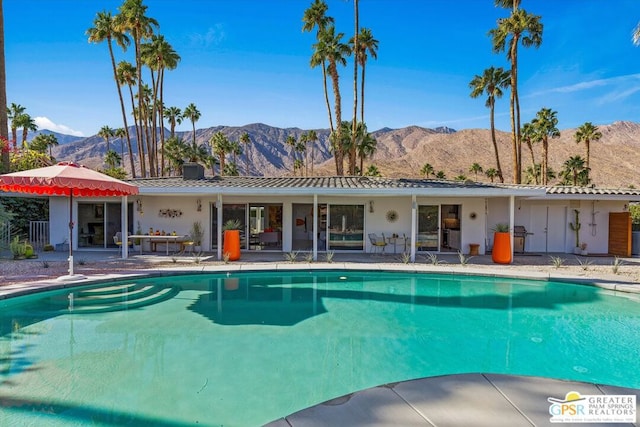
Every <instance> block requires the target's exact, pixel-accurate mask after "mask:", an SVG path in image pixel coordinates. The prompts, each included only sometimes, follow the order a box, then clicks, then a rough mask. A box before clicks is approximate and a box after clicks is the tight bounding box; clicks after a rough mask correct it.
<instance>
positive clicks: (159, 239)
mask: <svg viewBox="0 0 640 427" xmlns="http://www.w3.org/2000/svg"><path fill="white" fill-rule="evenodd" d="M188 238H189V237H188V236H172V235H170V234H167V235H165V236H161V235H157V234H130V235H129V236H128V239H129V240H138V239H139V240H148V241H149V244H150V249H151V252H155V251H156V249H157V245H158V243H165V245H166V249H167V255H169V243H170V242H173V243H180V246H181V249H182V248H183V242H186V241H187V240H188ZM140 254H141V255H142V245H140Z"/></svg>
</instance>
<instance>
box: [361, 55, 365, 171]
mask: <svg viewBox="0 0 640 427" xmlns="http://www.w3.org/2000/svg"><path fill="white" fill-rule="evenodd" d="M364 70H365V65H364V63H363V64H362V80H361V81H360V122H361V123H364ZM361 167H362V166H361ZM361 170H362V169H361Z"/></svg>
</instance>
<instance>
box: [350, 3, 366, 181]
mask: <svg viewBox="0 0 640 427" xmlns="http://www.w3.org/2000/svg"><path fill="white" fill-rule="evenodd" d="M358 5H359V1H358V0H353V11H354V13H353V16H354V19H353V22H354V30H353V48H352V49H351V52H350V54H351V53H353V56H354V58H355V59H354V61H353V119H352V120H351V147H350V149H349V151H348V154H349V175H351V176H353V175H355V174H356V173H355V171H356V145H357V143H356V138H357V137H358V134H360V135H363V134H362V132H358V58H357V55H358V51H359V47H360V44H359V40H358V38H359V37H358V33H359V31H360V23H359V20H360V17H359V15H360V13H359V11H358Z"/></svg>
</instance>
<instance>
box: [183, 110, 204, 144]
mask: <svg viewBox="0 0 640 427" xmlns="http://www.w3.org/2000/svg"><path fill="white" fill-rule="evenodd" d="M182 117H183V118H185V119H189V120H190V121H191V127H192V129H193V139H192V141H191V143H192V144H195V143H196V122H197V121H198V120H200V111H198V107H196V105H195V104H194V103H193V102H192V103H191V104H189V105H187V107H186V108H185V109H184V112H183V113H182Z"/></svg>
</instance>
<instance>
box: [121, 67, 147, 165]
mask: <svg viewBox="0 0 640 427" xmlns="http://www.w3.org/2000/svg"><path fill="white" fill-rule="evenodd" d="M116 74H117V77H116V78H117V81H118V85H120V86H123V85H127V87H128V88H129V97H130V99H131V111H133V112H135V111H136V104H135V96H134V95H133V86H134V85H135V83H136V68H135V67H134V66H133V64H131V63H129V62H127V61H120V62H119V63H118V66H117V68H116ZM133 122H134V124H135V128H136V147H137V148H138V158H139V159H140V172H141V173H142V176H145V174H146V165H145V161H144V150H143V149H142V137H141V134H140V128H139V127H138V121H137V120H134V121H133ZM126 130H127V135H129V129H128V128H126ZM127 147H128V150H129V163H130V164H131V176H132V177H133V178H135V177H136V168H135V160H134V158H133V147H132V146H131V136H130V135H129V136H128V139H127Z"/></svg>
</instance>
